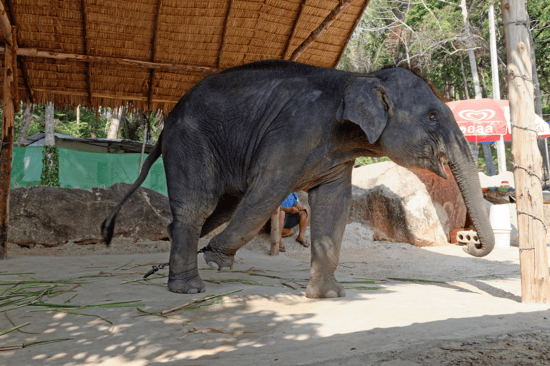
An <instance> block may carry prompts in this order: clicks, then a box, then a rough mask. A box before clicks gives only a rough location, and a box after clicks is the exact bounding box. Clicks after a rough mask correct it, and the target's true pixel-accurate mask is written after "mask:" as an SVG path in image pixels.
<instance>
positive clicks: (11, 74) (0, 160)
mask: <svg viewBox="0 0 550 366" xmlns="http://www.w3.org/2000/svg"><path fill="white" fill-rule="evenodd" d="M0 14H1V16H5V15H6V13H5V11H4V8H3V6H2V7H1V9H0ZM0 23H1V24H2V29H4V28H5V24H4V23H5V21H1V22H0ZM4 36H6V33H4ZM9 40H10V41H11V42H12V44H9V43H6V52H5V53H4V105H3V114H2V146H1V148H2V150H1V151H0V192H2V195H0V259H6V258H7V257H8V228H9V216H10V190H11V186H10V184H11V169H12V161H13V135H14V117H15V107H14V100H13V97H14V94H15V93H14V90H15V89H16V84H15V83H16V82H17V67H14V66H16V65H17V56H16V49H17V46H16V42H15V37H12V35H11V33H10V35H9ZM7 41H8V38H7V37H6V42H7Z"/></svg>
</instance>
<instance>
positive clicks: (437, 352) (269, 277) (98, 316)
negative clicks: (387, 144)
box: [0, 223, 550, 366]
mask: <svg viewBox="0 0 550 366" xmlns="http://www.w3.org/2000/svg"><path fill="white" fill-rule="evenodd" d="M306 237H307V238H309V233H307V234H306ZM284 242H285V245H286V248H287V252H286V253H281V254H280V255H279V256H276V257H271V256H269V255H268V254H267V253H268V250H269V238H268V237H267V235H265V234H261V235H259V236H258V237H256V238H255V239H254V240H253V241H252V242H251V243H249V244H248V245H247V246H246V247H245V248H243V249H241V250H240V251H239V252H238V253H237V262H236V264H235V266H234V268H233V270H232V271H223V272H217V271H214V270H211V269H209V268H208V267H207V266H206V265H205V263H204V261H203V260H202V258H201V257H200V256H199V268H200V273H201V277H202V278H203V279H204V280H206V286H207V290H206V292H205V293H202V294H196V295H178V294H173V293H170V292H169V291H168V290H167V288H166V285H165V283H166V278H165V275H166V274H167V272H168V271H167V269H163V270H160V271H159V272H158V273H157V274H155V275H154V276H153V279H151V280H150V281H140V280H139V279H140V278H141V277H142V276H143V274H144V273H145V272H146V271H147V270H148V269H150V266H151V264H160V263H163V262H166V261H167V260H168V250H169V243H168V242H137V243H133V242H132V241H131V240H127V239H117V240H115V241H114V244H113V245H112V246H111V247H110V248H105V247H104V246H101V245H88V246H82V245H75V244H66V245H64V246H62V247H58V248H43V247H40V246H35V247H33V248H28V249H27V248H19V247H17V246H10V247H9V254H10V258H9V259H8V260H6V261H0V311H3V312H2V313H0V334H1V333H2V332H3V331H6V330H9V329H11V328H13V327H14V325H21V324H25V323H29V324H27V325H25V326H23V327H21V328H20V329H19V330H13V331H11V332H9V333H6V334H4V335H1V336H0V365H2V366H3V365H67V366H69V365H131V366H142V365H153V364H160V363H162V364H169V365H383V366H413V365H550V319H549V318H550V312H549V311H548V309H549V306H548V305H540V304H522V303H521V297H520V296H521V292H520V290H521V283H520V268H519V254H518V248H517V246H511V247H510V248H506V249H495V250H494V251H493V252H492V253H491V254H490V255H489V256H487V257H484V258H474V257H471V256H469V255H467V254H465V253H464V252H463V251H462V249H461V248H460V247H457V246H454V245H443V244H444V243H442V246H440V247H432V248H416V247H413V246H411V245H408V244H399V243H389V242H374V241H372V232H371V231H370V230H368V229H367V228H365V227H363V226H362V225H360V224H358V223H351V224H349V225H348V226H347V228H346V232H345V236H344V240H343V244H342V255H341V258H340V266H339V268H338V272H337V275H336V276H337V279H338V280H339V281H341V282H343V285H345V286H348V287H350V288H348V289H347V290H346V293H347V296H346V297H345V298H339V299H324V300H313V299H307V298H306V297H305V286H307V281H308V277H309V272H308V268H309V258H310V249H309V248H308V249H306V248H303V247H301V246H300V245H299V244H298V243H296V242H295V240H294V238H293V237H291V238H285V239H284ZM206 243H207V240H201V243H200V245H201V246H202V245H205V244H206ZM515 244H516V245H517V243H515ZM33 279H34V280H33ZM25 280H26V281H35V282H34V284H33V283H30V282H22V281H25ZM37 280H38V281H53V280H57V281H59V280H65V281H69V282H75V283H59V282H58V283H57V284H55V286H56V287H55V288H53V289H52V290H51V291H50V296H46V295H44V296H43V297H42V303H40V302H39V299H38V298H37V297H31V298H30V300H32V301H35V302H34V303H30V304H27V305H26V306H21V307H18V308H15V309H12V310H9V311H5V310H6V309H9V308H11V307H16V306H14V305H13V304H12V305H5V301H9V300H10V299H7V300H6V299H5V298H2V297H1V296H6V295H9V294H12V295H13V294H14V293H16V292H17V291H22V292H24V291H31V290H32V291H36V288H34V289H33V288H31V287H30V286H38V285H42V286H52V284H45V283H42V284H37V283H36V281H37ZM411 280H423V281H411ZM367 281H371V282H370V283H367ZM42 288H44V287H41V288H39V289H38V290H39V291H41V289H42ZM47 289H48V288H47V287H46V290H47ZM65 290H70V291H67V292H63V291H65ZM56 291H58V292H57V293H56ZM233 291H235V292H233ZM230 292H231V293H230ZM19 293H21V292H19ZM228 293H229V294H228ZM222 294H226V295H224V296H219V297H215V298H213V299H210V300H208V299H206V300H205V299H204V297H206V296H210V295H213V296H215V295H222ZM55 295H58V296H55ZM75 295H76V296H75ZM12 299H13V297H12ZM201 299H203V300H204V301H200V302H195V303H193V304H192V306H190V307H187V308H185V309H181V310H177V311H174V312H171V313H167V314H165V315H164V316H160V314H159V313H160V312H161V311H163V310H168V309H171V308H174V307H177V306H180V305H184V304H188V303H191V302H193V301H195V300H201ZM128 301H135V302H132V303H125V304H114V303H120V302H128ZM2 303H4V304H2ZM49 304H52V305H49ZM53 304H55V305H53ZM101 304H111V305H110V307H85V306H90V305H101ZM15 305H17V304H15ZM71 305H73V306H76V305H79V306H80V307H79V308H74V307H73V308H71V307H68V306H71ZM12 323H13V324H12ZM24 332H25V333H24ZM42 341H56V342H50V343H39V344H33V342H42ZM23 345H25V346H24V348H22V347H23ZM12 346H14V349H9V348H10V347H12Z"/></svg>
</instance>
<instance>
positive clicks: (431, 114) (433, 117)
mask: <svg viewBox="0 0 550 366" xmlns="http://www.w3.org/2000/svg"><path fill="white" fill-rule="evenodd" d="M430 119H431V120H432V121H433V120H435V113H430Z"/></svg>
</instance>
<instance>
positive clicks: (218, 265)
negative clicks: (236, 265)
mask: <svg viewBox="0 0 550 366" xmlns="http://www.w3.org/2000/svg"><path fill="white" fill-rule="evenodd" d="M203 256H204V260H205V261H206V264H208V265H209V266H210V267H212V268H214V269H217V270H218V271H221V270H222V269H223V268H224V267H228V268H229V269H233V262H234V261H235V256H234V255H227V254H223V253H221V252H218V251H217V250H205V251H204V252H203Z"/></svg>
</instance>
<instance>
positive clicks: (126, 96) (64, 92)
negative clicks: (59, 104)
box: [34, 89, 179, 104]
mask: <svg viewBox="0 0 550 366" xmlns="http://www.w3.org/2000/svg"><path fill="white" fill-rule="evenodd" d="M34 90H35V91H37V92H43V93H46V94H58V95H78V96H82V97H84V96H87V95H88V92H79V91H74V90H55V89H34ZM92 97H94V98H100V99H119V100H123V101H130V100H137V101H140V102H146V101H147V97H145V96H143V95H140V94H111V93H108V92H99V93H93V94H92ZM178 101H179V99H177V100H171V99H153V100H152V102H156V103H172V104H176V103H177V102H178Z"/></svg>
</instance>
